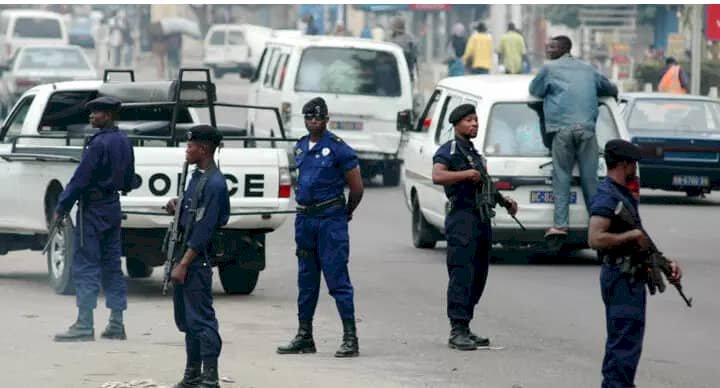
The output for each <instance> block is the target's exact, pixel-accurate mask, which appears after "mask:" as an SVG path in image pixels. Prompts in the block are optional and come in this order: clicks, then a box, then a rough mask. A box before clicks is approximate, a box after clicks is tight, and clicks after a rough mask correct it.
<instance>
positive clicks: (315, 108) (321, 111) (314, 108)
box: [302, 97, 328, 117]
mask: <svg viewBox="0 0 720 388" xmlns="http://www.w3.org/2000/svg"><path fill="white" fill-rule="evenodd" d="M302 113H303V114H304V115H319V116H323V117H327V115H328V107H327V104H326V103H325V100H323V98H322V97H315V98H313V99H312V100H310V101H308V102H307V104H305V105H304V106H303V109H302Z"/></svg>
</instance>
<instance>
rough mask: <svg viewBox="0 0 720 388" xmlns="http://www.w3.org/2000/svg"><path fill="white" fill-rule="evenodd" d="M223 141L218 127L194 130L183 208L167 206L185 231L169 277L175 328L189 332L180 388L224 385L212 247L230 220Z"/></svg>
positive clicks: (171, 203) (187, 157)
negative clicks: (218, 156) (221, 162)
mask: <svg viewBox="0 0 720 388" xmlns="http://www.w3.org/2000/svg"><path fill="white" fill-rule="evenodd" d="M221 141H222V135H221V134H220V132H219V131H218V130H217V129H216V128H215V127H212V126H209V125H196V126H194V127H192V128H190V130H189V131H188V142H187V149H186V150H185V160H186V161H187V163H189V164H194V165H195V166H196V169H195V171H194V172H193V173H192V177H191V178H190V183H189V184H188V187H187V189H186V190H185V192H184V195H183V201H182V203H180V204H178V202H177V198H173V199H171V200H170V201H168V203H167V205H166V209H167V211H168V213H170V214H174V213H175V212H176V211H180V222H179V224H180V227H181V231H182V232H183V235H182V247H181V249H180V251H179V254H180V255H182V258H181V259H180V260H179V261H178V263H177V264H176V265H175V267H174V268H173V269H172V272H171V279H172V281H173V284H174V289H173V308H174V312H175V324H176V325H177V328H178V329H179V330H180V331H181V332H183V333H185V354H186V357H187V359H186V363H185V373H184V375H183V379H182V380H181V381H180V382H179V383H178V384H177V385H176V387H178V388H189V387H202V388H213V387H219V386H220V385H219V381H218V358H219V357H220V350H221V348H222V339H221V338H220V333H219V332H218V321H217V318H216V317H215V309H214V308H213V296H212V263H211V260H212V254H211V252H210V245H211V244H210V242H211V240H212V237H213V236H214V235H215V233H216V231H217V229H218V228H220V227H221V226H223V225H225V224H227V222H228V218H229V217H230V197H229V195H228V189H227V184H226V183H225V177H224V176H223V174H222V172H221V171H220V169H219V168H218V167H217V165H216V164H215V150H216V149H217V147H218V146H220V143H221ZM178 205H179V206H180V207H179V208H178Z"/></svg>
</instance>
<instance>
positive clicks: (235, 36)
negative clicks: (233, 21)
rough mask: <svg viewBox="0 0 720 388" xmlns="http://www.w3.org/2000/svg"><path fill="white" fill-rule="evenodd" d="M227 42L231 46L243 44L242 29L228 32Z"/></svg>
mask: <svg viewBox="0 0 720 388" xmlns="http://www.w3.org/2000/svg"><path fill="white" fill-rule="evenodd" d="M228 44H229V45H231V46H240V45H244V44H245V36H244V35H243V33H242V31H230V32H228Z"/></svg>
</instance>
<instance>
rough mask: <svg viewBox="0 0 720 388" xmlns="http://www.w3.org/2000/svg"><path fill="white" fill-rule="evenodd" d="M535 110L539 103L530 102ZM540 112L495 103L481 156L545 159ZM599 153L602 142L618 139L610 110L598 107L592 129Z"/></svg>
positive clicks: (519, 105)
mask: <svg viewBox="0 0 720 388" xmlns="http://www.w3.org/2000/svg"><path fill="white" fill-rule="evenodd" d="M532 105H533V106H535V107H539V106H540V104H538V103H533V104H532ZM540 115H542V110H541V109H537V110H536V109H533V108H531V107H530V104H527V103H498V104H495V105H493V107H492V110H491V111H490V118H489V119H488V123H487V131H486V136H485V147H484V150H485V154H486V155H488V156H523V157H530V156H548V154H549V150H548V149H547V148H545V145H544V144H543V139H542V132H541V130H540V126H541V121H540ZM595 133H596V134H597V140H598V145H599V146H600V150H602V149H603V147H604V146H605V143H606V142H607V141H608V140H610V139H614V138H618V137H619V136H620V135H619V134H618V129H617V125H616V123H615V120H614V119H613V117H612V114H611V112H610V108H608V107H607V105H605V104H601V105H600V106H599V115H598V120H597V124H596V126H595Z"/></svg>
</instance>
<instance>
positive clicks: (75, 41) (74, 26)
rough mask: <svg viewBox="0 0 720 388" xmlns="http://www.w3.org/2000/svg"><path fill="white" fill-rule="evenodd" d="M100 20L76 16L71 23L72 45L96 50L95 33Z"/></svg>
mask: <svg viewBox="0 0 720 388" xmlns="http://www.w3.org/2000/svg"><path fill="white" fill-rule="evenodd" d="M97 25H98V20H97V19H95V18H92V17H91V16H75V17H74V18H72V20H71V21H70V31H69V35H70V44H72V45H76V46H80V47H83V48H88V49H92V48H95V38H93V32H94V31H95V30H96V29H97Z"/></svg>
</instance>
